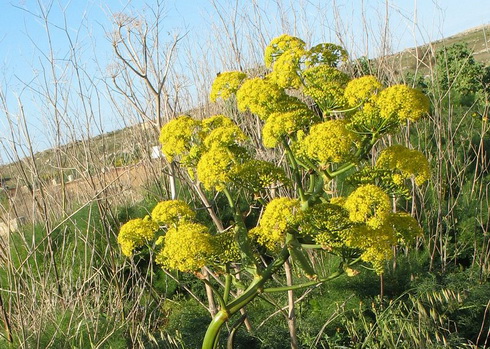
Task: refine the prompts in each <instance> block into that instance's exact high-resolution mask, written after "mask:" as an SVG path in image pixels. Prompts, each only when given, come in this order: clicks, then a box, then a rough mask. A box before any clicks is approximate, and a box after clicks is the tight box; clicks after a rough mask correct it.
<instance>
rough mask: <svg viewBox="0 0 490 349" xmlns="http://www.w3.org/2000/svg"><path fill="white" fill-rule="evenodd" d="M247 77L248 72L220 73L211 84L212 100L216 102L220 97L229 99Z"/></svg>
mask: <svg viewBox="0 0 490 349" xmlns="http://www.w3.org/2000/svg"><path fill="white" fill-rule="evenodd" d="M246 77H247V74H245V73H242V72H239V71H230V72H225V73H221V74H218V76H217V77H216V79H214V81H213V84H212V86H211V93H210V99H211V101H213V102H215V101H216V100H217V99H218V98H222V99H224V100H227V99H229V98H230V97H231V96H233V95H234V94H235V93H236V91H238V89H239V88H240V86H241V84H242V82H243V81H244V80H245V78H246Z"/></svg>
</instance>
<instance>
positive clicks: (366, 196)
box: [344, 184, 391, 229]
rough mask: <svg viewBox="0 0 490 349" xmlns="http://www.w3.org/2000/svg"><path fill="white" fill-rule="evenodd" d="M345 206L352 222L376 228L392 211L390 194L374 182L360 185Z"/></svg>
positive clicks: (348, 198)
mask: <svg viewBox="0 0 490 349" xmlns="http://www.w3.org/2000/svg"><path fill="white" fill-rule="evenodd" d="M344 207H345V208H346V209H347V211H348V212H349V219H350V220H351V221H352V222H355V223H365V224H366V225H367V226H368V227H370V228H374V229H376V228H379V227H381V226H382V225H383V224H384V223H385V222H386V220H387V219H388V217H389V215H390V212H391V202H390V198H389V196H388V194H386V193H385V192H384V191H383V190H382V189H381V188H379V187H378V186H376V185H373V184H366V185H362V186H360V187H358V188H357V189H356V190H355V191H354V192H352V193H351V194H350V195H349V196H348V197H347V199H346V200H345V204H344Z"/></svg>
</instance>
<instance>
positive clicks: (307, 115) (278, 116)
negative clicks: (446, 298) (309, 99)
mask: <svg viewBox="0 0 490 349" xmlns="http://www.w3.org/2000/svg"><path fill="white" fill-rule="evenodd" d="M314 117H315V115H314V114H313V112H312V111H311V110H310V109H308V108H307V107H306V106H304V107H303V108H298V109H296V110H292V111H289V112H278V113H272V114H271V115H270V116H269V118H268V119H267V121H266V123H265V124H264V127H263V128H262V142H263V143H264V145H265V146H266V147H268V148H274V147H276V146H277V144H278V143H279V141H280V139H281V138H282V137H283V136H287V135H290V134H292V133H294V132H296V131H298V130H300V129H302V128H304V127H305V126H308V125H309V124H310V123H311V122H312V120H313V118H314Z"/></svg>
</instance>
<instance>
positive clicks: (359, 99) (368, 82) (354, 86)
mask: <svg viewBox="0 0 490 349" xmlns="http://www.w3.org/2000/svg"><path fill="white" fill-rule="evenodd" d="M381 88H382V85H381V83H380V82H379V81H378V79H376V77H374V76H371V75H366V76H363V77H360V78H357V79H353V80H351V81H349V83H348V84H347V87H346V88H345V93H344V95H345V98H346V99H347V102H348V104H349V106H350V107H355V106H358V105H360V104H362V103H364V102H365V101H367V100H369V99H371V98H372V97H373V96H374V95H376V94H377V92H378V91H379V90H381Z"/></svg>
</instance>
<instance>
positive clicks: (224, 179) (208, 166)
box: [197, 146, 246, 191]
mask: <svg viewBox="0 0 490 349" xmlns="http://www.w3.org/2000/svg"><path fill="white" fill-rule="evenodd" d="M245 157H246V155H245V153H240V148H237V149H230V148H226V147H220V146H213V147H211V148H210V149H209V150H207V151H206V152H205V153H204V154H203V155H202V156H201V158H200V159H199V162H198V163H197V178H198V179H199V181H201V182H202V184H203V185H204V188H206V189H207V190H211V189H213V188H214V189H216V190H217V191H222V190H223V189H224V188H225V187H226V185H227V184H229V183H230V182H231V179H230V171H231V170H232V169H233V167H234V166H235V165H236V164H238V163H239V161H240V160H242V159H243V158H245Z"/></svg>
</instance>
